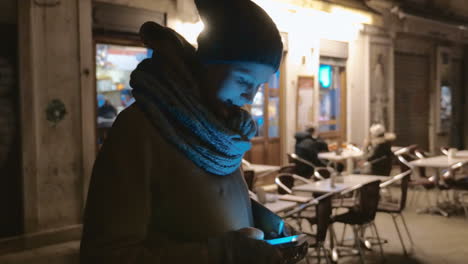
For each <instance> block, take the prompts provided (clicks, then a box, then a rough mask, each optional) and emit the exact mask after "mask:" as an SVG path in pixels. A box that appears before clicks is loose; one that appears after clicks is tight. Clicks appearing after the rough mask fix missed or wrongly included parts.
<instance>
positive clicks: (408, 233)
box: [400, 213, 414, 246]
mask: <svg viewBox="0 0 468 264" xmlns="http://www.w3.org/2000/svg"><path fill="white" fill-rule="evenodd" d="M400 217H401V221H402V222H403V225H404V227H405V230H406V234H407V235H408V238H409V240H410V243H411V246H413V245H414V240H413V236H411V233H410V231H409V228H408V225H407V224H406V220H405V217H404V216H403V213H400Z"/></svg>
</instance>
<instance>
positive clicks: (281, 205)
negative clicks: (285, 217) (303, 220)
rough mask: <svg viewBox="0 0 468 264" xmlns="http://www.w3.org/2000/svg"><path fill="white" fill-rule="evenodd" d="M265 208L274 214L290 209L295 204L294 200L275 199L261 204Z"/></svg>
mask: <svg viewBox="0 0 468 264" xmlns="http://www.w3.org/2000/svg"><path fill="white" fill-rule="evenodd" d="M263 206H265V207H266V208H268V209H269V210H270V211H272V212H273V213H275V214H278V213H281V212H284V211H288V210H291V209H293V208H295V207H296V206H297V203H296V202H291V201H283V200H277V201H274V202H269V203H265V204H263Z"/></svg>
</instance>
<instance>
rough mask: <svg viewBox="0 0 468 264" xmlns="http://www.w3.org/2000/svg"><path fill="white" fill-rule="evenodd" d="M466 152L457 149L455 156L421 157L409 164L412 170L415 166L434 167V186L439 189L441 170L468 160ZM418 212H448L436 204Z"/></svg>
mask: <svg viewBox="0 0 468 264" xmlns="http://www.w3.org/2000/svg"><path fill="white" fill-rule="evenodd" d="M466 154H468V153H467V152H465V151H459V152H457V154H456V158H449V157H448V156H445V155H441V156H435V157H429V158H423V159H418V160H413V161H411V162H410V165H411V166H413V170H414V169H415V168H417V167H419V168H431V169H434V170H435V175H434V176H435V186H436V188H437V189H438V190H439V185H440V175H441V171H442V170H445V169H448V168H449V167H450V166H452V165H453V164H455V163H457V162H460V161H468V155H466ZM464 155H466V156H464ZM420 213H439V214H441V215H443V216H448V213H447V212H445V211H444V210H443V209H442V208H440V207H439V206H438V205H436V206H432V207H429V208H426V209H424V210H421V211H420Z"/></svg>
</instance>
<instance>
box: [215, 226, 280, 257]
mask: <svg viewBox="0 0 468 264" xmlns="http://www.w3.org/2000/svg"><path fill="white" fill-rule="evenodd" d="M263 236H264V235H263V232H262V231H261V230H259V229H256V228H251V227H249V228H243V229H240V230H238V231H233V232H229V233H226V234H225V235H224V236H222V237H220V238H218V239H213V240H211V241H210V242H209V243H208V245H209V252H210V255H211V256H213V257H214V258H213V263H216V264H218V263H219V264H221V263H223V264H282V263H284V261H283V258H282V256H281V253H280V251H279V250H277V249H276V248H275V247H273V246H271V245H270V244H268V243H266V242H265V241H263Z"/></svg>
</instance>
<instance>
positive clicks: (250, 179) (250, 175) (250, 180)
mask: <svg viewBox="0 0 468 264" xmlns="http://www.w3.org/2000/svg"><path fill="white" fill-rule="evenodd" d="M244 179H245V182H246V183H247V187H248V188H249V190H250V191H253V185H254V180H255V171H253V170H245V171H244Z"/></svg>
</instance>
